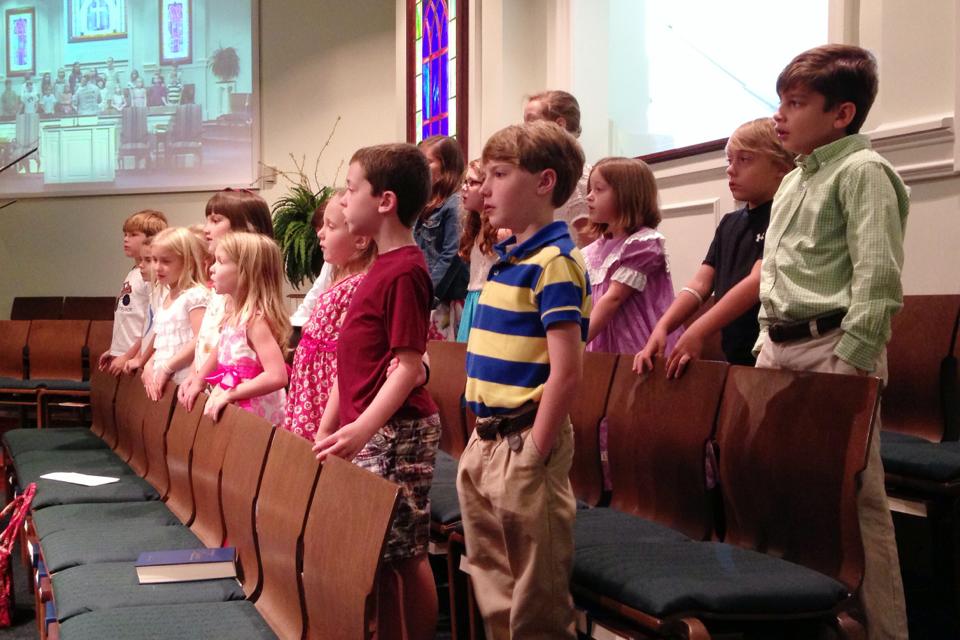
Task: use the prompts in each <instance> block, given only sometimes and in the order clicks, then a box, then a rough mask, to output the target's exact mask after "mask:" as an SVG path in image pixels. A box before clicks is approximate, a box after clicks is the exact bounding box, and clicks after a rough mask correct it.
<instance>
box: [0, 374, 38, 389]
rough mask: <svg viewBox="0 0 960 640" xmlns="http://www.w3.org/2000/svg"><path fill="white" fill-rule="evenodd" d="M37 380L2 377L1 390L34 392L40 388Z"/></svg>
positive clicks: (0, 380)
mask: <svg viewBox="0 0 960 640" xmlns="http://www.w3.org/2000/svg"><path fill="white" fill-rule="evenodd" d="M37 382H38V381H37V380H24V379H23V378H8V377H6V376H4V377H0V389H16V390H17V391H19V390H21V389H23V390H24V391H34V390H36V389H37V387H38V386H39V385H38V384H37Z"/></svg>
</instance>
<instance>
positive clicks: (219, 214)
mask: <svg viewBox="0 0 960 640" xmlns="http://www.w3.org/2000/svg"><path fill="white" fill-rule="evenodd" d="M200 226H201V231H200V233H201V235H202V237H203V240H204V242H205V243H206V247H207V252H208V253H209V255H210V262H211V264H212V262H213V255H214V251H215V250H216V247H217V241H218V240H219V239H220V238H222V237H223V236H224V235H226V234H228V233H231V232H234V231H249V232H251V233H259V234H262V235H264V236H267V237H269V238H272V237H273V220H272V219H271V217H270V207H269V206H267V202H266V201H265V200H264V199H263V198H261V197H260V196H258V195H257V194H255V193H253V192H252V191H248V190H247V189H231V188H229V187H228V188H226V189H223V190H221V191H218V192H216V193H214V194H213V196H212V197H211V198H210V199H209V200H208V201H207V205H206V209H205V211H204V224H203V225H200ZM208 266H209V265H208ZM206 273H208V274H209V271H207V272H206ZM225 313H226V297H225V296H222V295H220V294H219V293H216V292H213V293H212V294H211V296H210V304H209V305H208V306H207V313H206V315H204V317H203V324H202V325H201V326H200V333H199V335H198V336H197V348H196V350H195V352H194V358H193V369H194V370H193V371H192V372H191V374H190V375H189V376H188V377H187V380H186V381H185V382H184V384H182V385H180V388H179V389H178V390H177V397H178V399H179V401H180V403H181V404H183V405H184V406H185V407H186V408H187V409H193V401H194V400H195V399H196V397H197V395H199V394H200V392H201V391H203V390H204V389H206V387H207V383H206V382H204V380H203V377H202V376H200V375H199V373H198V371H199V369H200V367H202V366H203V364H204V363H205V362H206V361H207V358H208V357H209V356H210V354H211V353H215V352H216V351H217V345H218V344H219V342H220V326H221V325H222V324H223V317H224V314H225Z"/></svg>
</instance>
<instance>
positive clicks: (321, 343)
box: [297, 335, 337, 355]
mask: <svg viewBox="0 0 960 640" xmlns="http://www.w3.org/2000/svg"><path fill="white" fill-rule="evenodd" d="M300 347H302V348H303V350H304V352H306V353H309V354H310V355H313V354H315V353H317V352H318V351H322V352H323V353H336V351H337V341H336V340H327V339H326V338H314V337H313V336H307V335H305V336H303V337H302V338H300V344H299V345H297V348H300Z"/></svg>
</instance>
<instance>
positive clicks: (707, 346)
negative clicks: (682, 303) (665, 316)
mask: <svg viewBox="0 0 960 640" xmlns="http://www.w3.org/2000/svg"><path fill="white" fill-rule="evenodd" d="M716 302H717V299H716V298H715V297H713V296H710V297H709V298H707V299H706V300H705V301H704V303H703V304H702V305H700V308H699V309H697V311H696V312H695V313H694V314H693V315H692V316H690V317H689V318H687V321H686V322H684V323H683V326H684V328H687V327H689V326H690V325H692V324H693V323H694V322H696V321H697V320H699V319H700V316H702V315H703V314H705V313H706V312H707V311H709V310H710V308H711V307H713V305H714V304H716ZM700 358H701V359H702V360H715V361H717V362H726V361H727V354H725V353H724V352H723V345H722V344H721V338H720V333H719V332H717V333H712V334H710V335H709V336H707V339H706V340H704V342H703V353H701V354H700Z"/></svg>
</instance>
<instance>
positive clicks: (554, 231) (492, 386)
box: [466, 221, 591, 417]
mask: <svg viewBox="0 0 960 640" xmlns="http://www.w3.org/2000/svg"><path fill="white" fill-rule="evenodd" d="M495 250H496V251H497V254H498V256H499V258H500V259H499V261H498V262H497V263H496V264H495V265H494V266H493V268H492V269H491V270H490V275H489V279H488V280H487V284H486V285H485V286H484V288H483V291H482V292H481V293H480V298H479V300H478V301H477V311H476V315H475V316H474V321H473V326H472V328H471V329H470V339H469V341H468V342H467V388H466V399H467V404H468V405H469V406H470V408H471V410H472V411H474V412H475V413H476V414H477V415H478V416H481V417H488V416H491V415H496V414H501V413H506V412H509V411H511V410H513V409H516V408H518V407H521V406H523V405H524V404H526V403H527V402H539V401H540V398H541V397H543V387H544V384H545V383H546V381H547V378H548V377H549V375H550V358H549V354H548V353H547V329H549V328H550V327H551V326H552V325H554V324H557V323H560V322H574V323H576V324H577V325H579V327H580V339H581V340H582V341H584V342H586V338H587V331H588V329H589V326H590V304H591V303H590V282H589V278H588V277H587V273H586V265H585V264H584V261H583V256H582V255H581V253H580V250H579V249H577V248H576V246H575V245H574V244H573V240H571V239H570V234H569V233H568V232H567V224H566V223H565V222H563V221H555V222H552V223H551V224H548V225H547V226H545V227H543V228H542V229H540V230H539V231H537V232H536V233H534V234H533V235H532V236H530V238H528V239H527V240H526V241H524V242H523V243H520V244H517V241H516V237H515V236H514V237H512V238H510V239H508V240H506V241H504V242H502V243H500V244H498V245H496V247H495Z"/></svg>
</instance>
